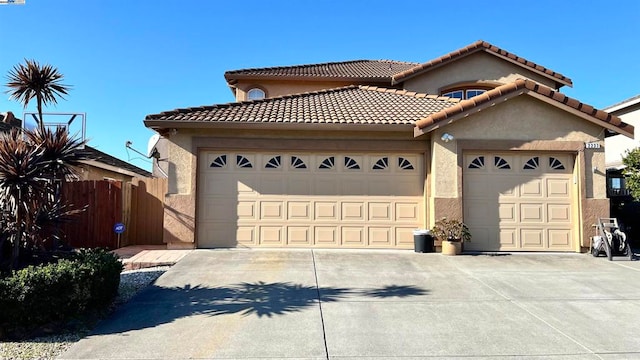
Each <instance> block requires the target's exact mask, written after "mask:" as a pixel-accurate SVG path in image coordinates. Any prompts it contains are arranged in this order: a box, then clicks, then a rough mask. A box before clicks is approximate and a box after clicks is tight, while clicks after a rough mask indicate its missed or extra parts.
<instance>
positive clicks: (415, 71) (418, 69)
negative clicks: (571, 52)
mask: <svg viewBox="0 0 640 360" xmlns="http://www.w3.org/2000/svg"><path fill="white" fill-rule="evenodd" d="M479 51H484V52H486V53H488V54H491V55H495V56H498V57H500V58H502V59H504V60H507V61H509V62H511V63H513V64H516V65H519V66H522V67H524V68H526V69H528V70H530V71H533V72H535V73H538V74H540V75H542V76H545V77H547V78H550V79H552V80H554V81H555V82H556V83H559V84H564V85H568V86H571V87H573V82H572V81H571V79H569V78H568V77H566V76H564V75H562V74H560V73H557V72H555V71H552V70H549V69H547V68H545V67H544V66H541V65H538V64H536V63H534V62H532V61H529V60H527V59H525V58H522V57H520V56H517V55H515V54H513V53H510V52H508V51H506V50H503V49H501V48H499V47H497V46H495V45H491V44H490V43H488V42H486V41H482V40H479V41H476V42H474V43H473V44H471V45H468V46H465V47H463V48H462V49H458V50H456V51H452V52H450V53H448V54H446V55H443V56H440V57H439V58H437V59H433V60H431V61H428V62H426V63H424V64H420V65H417V66H415V67H413V68H411V69H408V70H405V71H403V72H401V73H398V74H396V75H394V76H393V80H392V84H393V85H395V84H398V83H400V82H403V81H405V80H408V79H410V78H412V77H414V76H417V75H420V74H423V73H425V72H427V71H430V70H433V69H436V68H438V67H440V66H443V65H445V64H448V63H450V62H452V61H455V60H458V59H461V58H463V57H466V56H468V55H471V54H474V53H476V52H479Z"/></svg>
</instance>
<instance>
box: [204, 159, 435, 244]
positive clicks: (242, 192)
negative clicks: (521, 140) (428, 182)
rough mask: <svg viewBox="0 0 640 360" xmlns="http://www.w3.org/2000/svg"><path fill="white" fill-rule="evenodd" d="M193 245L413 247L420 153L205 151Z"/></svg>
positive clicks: (420, 202) (418, 218)
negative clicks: (195, 243) (195, 242)
mask: <svg viewBox="0 0 640 360" xmlns="http://www.w3.org/2000/svg"><path fill="white" fill-rule="evenodd" d="M198 168H199V176H198V223H197V224H198V226H197V242H198V247H201V248H213V247H325V248H326V247H344V248H363V247H367V248H405V249H408V248H412V247H413V235H412V231H413V230H414V229H416V228H419V227H422V226H423V222H424V196H423V193H424V170H423V156H422V155H418V154H362V153H323V154H309V153H295V152H278V153H253V152H204V153H201V154H200V156H199V164H198Z"/></svg>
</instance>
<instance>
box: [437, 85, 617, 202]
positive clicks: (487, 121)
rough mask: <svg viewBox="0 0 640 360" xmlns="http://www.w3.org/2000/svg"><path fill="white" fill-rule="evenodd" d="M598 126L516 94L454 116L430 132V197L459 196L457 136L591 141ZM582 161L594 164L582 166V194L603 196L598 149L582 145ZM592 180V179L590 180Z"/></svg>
mask: <svg viewBox="0 0 640 360" xmlns="http://www.w3.org/2000/svg"><path fill="white" fill-rule="evenodd" d="M444 132H447V133H449V134H451V135H453V136H454V138H455V140H454V141H451V142H449V143H444V142H443V141H442V140H441V139H440V137H441V136H442V134H443V133H444ZM602 134H603V133H602V128H601V127H599V126H597V125H595V124H591V123H589V122H587V121H585V120H583V119H581V118H578V117H576V116H574V115H571V114H568V113H567V112H565V111H563V110H560V109H558V108H556V107H553V106H551V105H549V104H546V103H544V102H542V101H540V100H537V99H534V98H531V97H529V96H526V95H522V96H520V97H518V98H515V99H511V100H509V101H507V102H505V103H501V104H499V105H496V106H495V107H492V108H489V109H485V110H483V111H482V112H480V113H477V114H475V115H473V116H470V117H468V118H464V119H460V120H458V121H456V122H454V123H453V124H451V125H449V126H446V127H444V128H442V129H438V130H435V131H434V133H433V134H432V139H433V143H432V154H433V155H432V156H433V162H432V169H431V170H432V171H431V174H432V176H433V180H432V183H431V184H432V189H431V191H432V194H433V196H434V197H442V198H452V197H453V198H456V197H460V196H461V194H460V187H461V184H460V183H459V181H460V179H458V176H457V171H458V152H459V151H458V148H457V140H465V139H467V140H521V141H522V142H533V141H538V140H553V141H580V142H586V141H597V140H598V139H599V138H601V137H602ZM585 151H587V152H588V154H586V155H587V156H586V157H585V158H586V166H587V168H589V169H593V167H597V170H596V173H594V172H593V171H586V176H587V179H586V180H587V184H586V190H587V194H590V195H591V196H589V195H587V197H594V198H600V199H602V198H606V187H605V176H604V173H603V171H601V170H602V169H604V153H603V152H602V151H599V150H592V149H587V150H585ZM592 180H593V182H592Z"/></svg>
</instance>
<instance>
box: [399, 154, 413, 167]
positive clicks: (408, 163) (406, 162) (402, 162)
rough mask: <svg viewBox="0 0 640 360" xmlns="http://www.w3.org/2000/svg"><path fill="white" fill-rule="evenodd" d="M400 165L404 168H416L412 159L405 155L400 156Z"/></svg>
mask: <svg viewBox="0 0 640 360" xmlns="http://www.w3.org/2000/svg"><path fill="white" fill-rule="evenodd" d="M398 167H399V168H400V169H402V170H414V169H415V168H414V167H413V164H412V163H411V161H409V160H407V159H405V158H403V157H399V158H398Z"/></svg>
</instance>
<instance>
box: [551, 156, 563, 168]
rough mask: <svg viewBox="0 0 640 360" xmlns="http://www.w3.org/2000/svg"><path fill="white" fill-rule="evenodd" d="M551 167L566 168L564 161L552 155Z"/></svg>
mask: <svg viewBox="0 0 640 360" xmlns="http://www.w3.org/2000/svg"><path fill="white" fill-rule="evenodd" d="M549 167H550V168H551V169H553V170H564V169H565V168H564V165H563V164H562V162H561V161H560V160H558V159H556V158H554V157H552V156H550V157H549Z"/></svg>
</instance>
